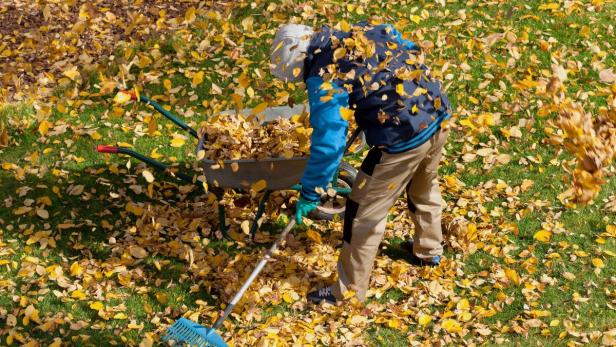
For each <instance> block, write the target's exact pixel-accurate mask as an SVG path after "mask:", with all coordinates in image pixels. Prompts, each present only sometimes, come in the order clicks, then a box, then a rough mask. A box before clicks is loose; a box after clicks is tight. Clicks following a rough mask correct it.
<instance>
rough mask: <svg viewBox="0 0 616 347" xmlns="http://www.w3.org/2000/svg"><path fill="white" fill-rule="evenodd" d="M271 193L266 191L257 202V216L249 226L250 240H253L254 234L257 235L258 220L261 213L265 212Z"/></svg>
mask: <svg viewBox="0 0 616 347" xmlns="http://www.w3.org/2000/svg"><path fill="white" fill-rule="evenodd" d="M271 192H272V191H271V190H266V191H265V193H263V196H262V197H261V200H260V201H259V208H258V209H257V214H256V215H255V219H254V221H252V225H251V226H250V238H251V239H254V237H255V234H256V233H257V230H258V229H259V219H261V216H262V215H263V212H264V211H265V205H266V204H267V200H268V199H269V196H270V193H271Z"/></svg>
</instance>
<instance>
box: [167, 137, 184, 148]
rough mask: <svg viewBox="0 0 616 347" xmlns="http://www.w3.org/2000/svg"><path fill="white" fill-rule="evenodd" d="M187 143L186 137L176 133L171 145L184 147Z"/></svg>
mask: <svg viewBox="0 0 616 347" xmlns="http://www.w3.org/2000/svg"><path fill="white" fill-rule="evenodd" d="M185 143H186V138H185V137H184V136H182V135H179V134H174V135H173V139H172V140H171V147H182V146H184V144H185Z"/></svg>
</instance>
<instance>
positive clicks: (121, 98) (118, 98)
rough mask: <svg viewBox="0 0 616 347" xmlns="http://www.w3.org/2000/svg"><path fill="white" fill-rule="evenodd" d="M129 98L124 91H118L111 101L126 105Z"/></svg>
mask: <svg viewBox="0 0 616 347" xmlns="http://www.w3.org/2000/svg"><path fill="white" fill-rule="evenodd" d="M130 100H131V95H130V94H128V93H126V92H124V91H119V92H118V93H117V94H116V95H115V96H114V97H113V103H114V104H116V105H126V104H128V103H129V102H130Z"/></svg>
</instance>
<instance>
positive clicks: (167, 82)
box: [163, 79, 171, 91]
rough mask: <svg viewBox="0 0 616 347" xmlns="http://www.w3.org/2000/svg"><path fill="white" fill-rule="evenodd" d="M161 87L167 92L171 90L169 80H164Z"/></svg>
mask: <svg viewBox="0 0 616 347" xmlns="http://www.w3.org/2000/svg"><path fill="white" fill-rule="evenodd" d="M163 86H164V87H165V89H166V90H167V91H169V90H171V80H169V79H165V80H164V81H163Z"/></svg>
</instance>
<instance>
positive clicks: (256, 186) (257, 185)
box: [250, 180, 267, 192]
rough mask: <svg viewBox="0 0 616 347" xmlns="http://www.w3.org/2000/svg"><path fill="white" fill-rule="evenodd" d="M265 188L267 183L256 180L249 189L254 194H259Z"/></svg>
mask: <svg viewBox="0 0 616 347" xmlns="http://www.w3.org/2000/svg"><path fill="white" fill-rule="evenodd" d="M266 187H267V182H266V181H265V180H258V181H257V182H255V183H253V184H252V186H250V189H251V190H252V191H254V192H260V191H262V190H263V189H265V188H266Z"/></svg>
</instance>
